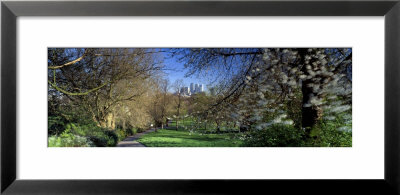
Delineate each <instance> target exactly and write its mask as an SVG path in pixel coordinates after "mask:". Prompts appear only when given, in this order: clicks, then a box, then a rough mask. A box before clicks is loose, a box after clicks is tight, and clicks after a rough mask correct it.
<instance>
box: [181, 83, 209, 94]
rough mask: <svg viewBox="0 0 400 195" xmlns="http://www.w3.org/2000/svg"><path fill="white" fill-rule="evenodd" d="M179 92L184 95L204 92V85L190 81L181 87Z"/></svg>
mask: <svg viewBox="0 0 400 195" xmlns="http://www.w3.org/2000/svg"><path fill="white" fill-rule="evenodd" d="M179 92H180V93H182V94H183V95H185V96H191V95H193V94H197V93H201V92H204V85H203V84H202V83H190V85H189V86H184V87H181V89H180V91H179Z"/></svg>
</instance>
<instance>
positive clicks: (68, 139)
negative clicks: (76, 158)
mask: <svg viewBox="0 0 400 195" xmlns="http://www.w3.org/2000/svg"><path fill="white" fill-rule="evenodd" d="M90 146H93V143H92V142H91V141H90V140H88V139H87V138H86V137H82V136H79V135H74V134H71V133H70V132H66V131H64V132H63V133H62V134H61V135H60V136H50V137H49V138H48V147H90Z"/></svg>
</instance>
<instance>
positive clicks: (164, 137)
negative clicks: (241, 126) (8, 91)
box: [138, 129, 242, 147]
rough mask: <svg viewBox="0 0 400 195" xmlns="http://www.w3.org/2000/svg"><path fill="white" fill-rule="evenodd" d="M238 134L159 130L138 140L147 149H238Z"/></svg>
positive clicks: (239, 141)
mask: <svg viewBox="0 0 400 195" xmlns="http://www.w3.org/2000/svg"><path fill="white" fill-rule="evenodd" d="M236 137H238V134H228V133H225V134H199V133H190V132H189V131H176V130H166V129H160V130H158V131H157V132H152V133H148V134H146V135H143V136H142V137H140V138H139V140H138V141H139V142H140V143H142V144H144V145H145V146H147V147H239V146H240V145H241V144H242V141H241V140H239V139H238V138H236Z"/></svg>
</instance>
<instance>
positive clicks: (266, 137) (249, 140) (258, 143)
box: [243, 124, 304, 147]
mask: <svg viewBox="0 0 400 195" xmlns="http://www.w3.org/2000/svg"><path fill="white" fill-rule="evenodd" d="M303 137H304V132H303V131H302V130H299V129H296V128H294V127H293V126H291V125H282V124H276V125H271V126H269V127H267V128H265V129H262V130H252V131H251V132H249V133H248V134H247V135H245V136H244V144H243V145H244V146H248V147H298V146H303V145H304V141H303Z"/></svg>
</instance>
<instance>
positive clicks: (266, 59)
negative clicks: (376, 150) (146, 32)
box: [47, 48, 352, 147]
mask: <svg viewBox="0 0 400 195" xmlns="http://www.w3.org/2000/svg"><path fill="white" fill-rule="evenodd" d="M47 58H48V59H47V63H48V65H47V67H48V83H47V85H48V135H47V136H48V139H47V141H48V143H47V144H48V147H352V48H48V56H47Z"/></svg>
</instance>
